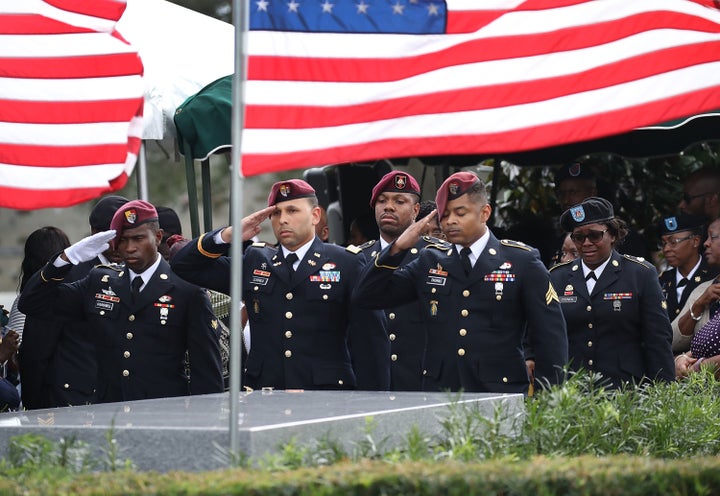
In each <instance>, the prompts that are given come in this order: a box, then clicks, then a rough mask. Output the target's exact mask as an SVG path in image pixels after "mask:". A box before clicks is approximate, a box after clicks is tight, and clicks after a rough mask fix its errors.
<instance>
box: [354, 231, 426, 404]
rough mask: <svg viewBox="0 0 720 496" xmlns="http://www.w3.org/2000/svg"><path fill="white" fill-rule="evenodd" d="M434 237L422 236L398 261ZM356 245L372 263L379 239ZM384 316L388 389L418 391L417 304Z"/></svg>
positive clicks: (421, 343) (421, 330)
mask: <svg viewBox="0 0 720 496" xmlns="http://www.w3.org/2000/svg"><path fill="white" fill-rule="evenodd" d="M434 240H435V238H429V237H423V238H421V239H420V241H418V243H417V245H415V247H414V248H411V249H410V250H408V251H407V253H406V255H405V258H403V260H402V262H401V263H400V265H401V266H405V265H407V264H409V263H410V262H412V261H413V260H415V259H416V258H417V257H418V255H419V254H420V251H421V250H423V249H424V248H425V247H426V246H427V245H428V244H430V243H433V242H435V241H434ZM359 248H361V249H362V250H363V255H365V257H366V259H367V261H368V262H370V263H373V262H374V261H375V258H376V257H377V256H378V255H379V254H380V251H381V250H382V247H381V244H380V241H379V240H377V241H373V242H368V243H366V244H364V245H361V246H360V247H359ZM383 310H384V312H385V316H386V317H387V332H388V337H389V338H390V389H391V390H392V391H422V386H423V361H424V357H425V343H426V340H427V331H426V329H425V320H424V319H423V317H422V313H421V307H420V304H419V303H418V302H416V301H414V302H412V303H407V304H405V305H398V306H393V307H388V308H384V309H383Z"/></svg>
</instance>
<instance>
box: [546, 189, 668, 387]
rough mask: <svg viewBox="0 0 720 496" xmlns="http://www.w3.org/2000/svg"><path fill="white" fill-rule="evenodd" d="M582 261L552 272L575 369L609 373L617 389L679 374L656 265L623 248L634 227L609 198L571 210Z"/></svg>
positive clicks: (568, 216)
mask: <svg viewBox="0 0 720 496" xmlns="http://www.w3.org/2000/svg"><path fill="white" fill-rule="evenodd" d="M560 225H561V227H562V228H563V229H564V230H565V231H567V232H570V233H571V239H572V240H573V242H574V243H575V246H576V247H577V250H578V252H579V253H580V256H579V258H577V259H575V260H573V261H571V262H567V263H564V264H559V265H556V266H555V267H553V268H552V269H551V270H550V277H551V279H552V283H553V286H554V287H555V289H556V291H557V293H558V296H559V299H560V303H561V307H562V310H563V315H564V316H565V321H566V323H567V334H568V344H569V357H570V368H571V369H572V370H579V369H586V370H589V371H592V372H598V373H600V374H602V376H603V380H604V381H606V384H607V385H608V386H610V387H620V386H621V385H622V384H623V383H634V384H638V383H640V382H641V381H643V380H645V379H650V380H655V379H658V380H664V381H671V380H674V379H675V366H674V363H673V356H672V351H671V349H670V344H671V342H672V330H671V328H670V321H669V320H668V316H667V313H666V312H665V309H664V307H665V300H664V298H663V295H662V291H661V289H660V284H659V283H658V278H657V272H656V270H655V268H654V267H653V266H652V265H651V264H649V263H648V262H646V261H645V260H644V259H641V258H636V257H632V256H630V255H621V254H619V253H618V252H617V251H616V250H615V246H616V244H618V243H619V242H620V241H622V239H623V238H624V236H625V234H626V233H627V225H626V224H625V222H624V221H622V220H621V219H617V218H616V217H615V215H614V211H613V207H612V205H611V204H610V202H609V201H607V200H605V199H604V198H599V197H590V198H587V199H586V200H584V201H583V202H582V203H580V204H578V205H575V206H574V207H571V208H570V209H568V210H566V211H565V212H564V213H563V214H562V216H561V217H560Z"/></svg>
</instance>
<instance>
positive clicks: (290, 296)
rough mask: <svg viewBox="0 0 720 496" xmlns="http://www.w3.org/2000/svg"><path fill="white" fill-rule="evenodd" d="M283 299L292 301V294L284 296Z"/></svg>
mask: <svg viewBox="0 0 720 496" xmlns="http://www.w3.org/2000/svg"><path fill="white" fill-rule="evenodd" d="M285 298H287V299H288V300H292V299H293V294H292V293H288V294H286V295H285Z"/></svg>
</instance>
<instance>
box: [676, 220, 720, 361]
mask: <svg viewBox="0 0 720 496" xmlns="http://www.w3.org/2000/svg"><path fill="white" fill-rule="evenodd" d="M704 246H705V262H706V263H707V264H708V266H709V267H710V271H711V272H712V273H714V274H717V273H718V270H719V269H720V219H716V220H714V221H713V222H711V223H710V225H709V226H708V238H707V240H705V244H704ZM718 300H720V277H717V278H715V279H711V280H708V281H705V282H703V283H702V284H700V285H698V287H696V288H695V289H694V290H693V291H692V292H691V293H690V295H689V296H688V299H687V302H686V303H685V306H684V307H683V309H682V310H681V311H680V316H679V317H678V318H676V319H675V320H673V321H672V328H673V351H674V352H676V353H678V352H684V351H688V350H690V349H691V346H690V343H691V340H692V339H693V337H694V336H695V332H696V330H698V329H701V328H703V327H704V326H705V324H707V322H708V321H709V320H711V319H713V318H714V317H715V315H716V314H717V313H718V310H719V309H720V303H718ZM682 356H683V355H680V356H678V357H676V363H678V360H680V359H681V357H682ZM682 361H684V359H683V360H682Z"/></svg>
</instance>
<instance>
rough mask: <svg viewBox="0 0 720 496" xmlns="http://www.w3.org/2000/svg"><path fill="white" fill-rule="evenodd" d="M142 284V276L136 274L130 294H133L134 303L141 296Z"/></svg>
mask: <svg viewBox="0 0 720 496" xmlns="http://www.w3.org/2000/svg"><path fill="white" fill-rule="evenodd" d="M142 284H143V280H142V277H140V276H135V278H134V279H133V280H132V283H131V284H130V295H131V296H132V301H133V303H135V302H136V301H137V300H138V297H139V296H140V286H142Z"/></svg>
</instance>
